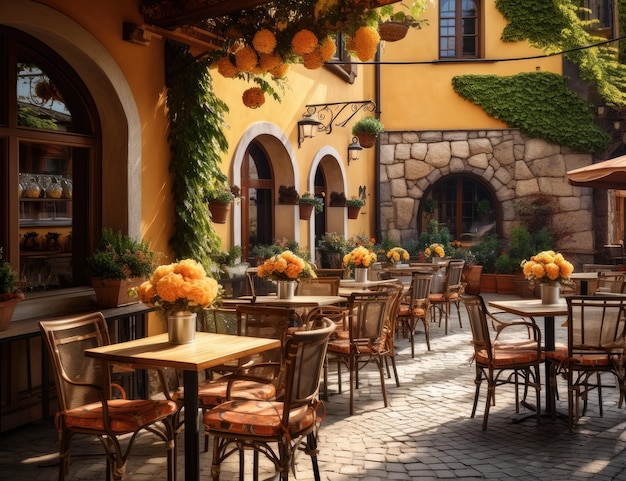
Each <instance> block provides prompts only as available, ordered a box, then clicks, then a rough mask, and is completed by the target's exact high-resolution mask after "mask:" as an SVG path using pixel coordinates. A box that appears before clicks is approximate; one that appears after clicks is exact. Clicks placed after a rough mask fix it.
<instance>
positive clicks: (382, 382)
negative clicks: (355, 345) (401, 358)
mask: <svg viewBox="0 0 626 481" xmlns="http://www.w3.org/2000/svg"><path fill="white" fill-rule="evenodd" d="M375 361H376V364H378V372H379V373H380V387H381V389H382V391H383V403H384V405H385V407H387V388H386V387H385V373H384V371H383V359H382V358H380V357H379V358H377V359H376V360H375Z"/></svg>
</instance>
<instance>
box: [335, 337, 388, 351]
mask: <svg viewBox="0 0 626 481" xmlns="http://www.w3.org/2000/svg"><path fill="white" fill-rule="evenodd" d="M351 345H352V343H351V342H350V339H333V340H332V341H330V342H329V343H328V348H327V350H328V352H336V353H339V354H350V352H351V351H350V349H351ZM383 345H384V344H383V343H382V342H381V343H380V344H374V345H369V346H368V345H366V344H359V353H360V354H378V353H379V352H382V350H381V346H383Z"/></svg>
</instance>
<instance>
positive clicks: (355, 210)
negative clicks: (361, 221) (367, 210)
mask: <svg viewBox="0 0 626 481" xmlns="http://www.w3.org/2000/svg"><path fill="white" fill-rule="evenodd" d="M360 210H361V208H360V207H350V206H348V219H358V217H359V211H360Z"/></svg>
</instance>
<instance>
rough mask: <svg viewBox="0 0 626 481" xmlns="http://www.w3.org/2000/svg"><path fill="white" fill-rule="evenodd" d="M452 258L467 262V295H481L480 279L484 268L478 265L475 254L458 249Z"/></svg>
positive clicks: (467, 250) (465, 268) (465, 278)
mask: <svg viewBox="0 0 626 481" xmlns="http://www.w3.org/2000/svg"><path fill="white" fill-rule="evenodd" d="M452 258H453V259H462V260H464V261H465V264H463V282H464V283H465V293H466V294H472V295H477V294H480V277H481V273H482V270H483V266H482V265H480V264H478V262H477V261H476V256H475V255H474V253H473V252H472V251H471V250H470V249H467V248H465V247H457V248H455V249H454V251H453V252H452Z"/></svg>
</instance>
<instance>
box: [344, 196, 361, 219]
mask: <svg viewBox="0 0 626 481" xmlns="http://www.w3.org/2000/svg"><path fill="white" fill-rule="evenodd" d="M364 205H365V201H364V200H363V199H361V198H360V197H352V198H351V199H348V200H347V201H346V206H347V207H348V219H357V218H358V217H359V212H360V210H361V207H363V206H364Z"/></svg>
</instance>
